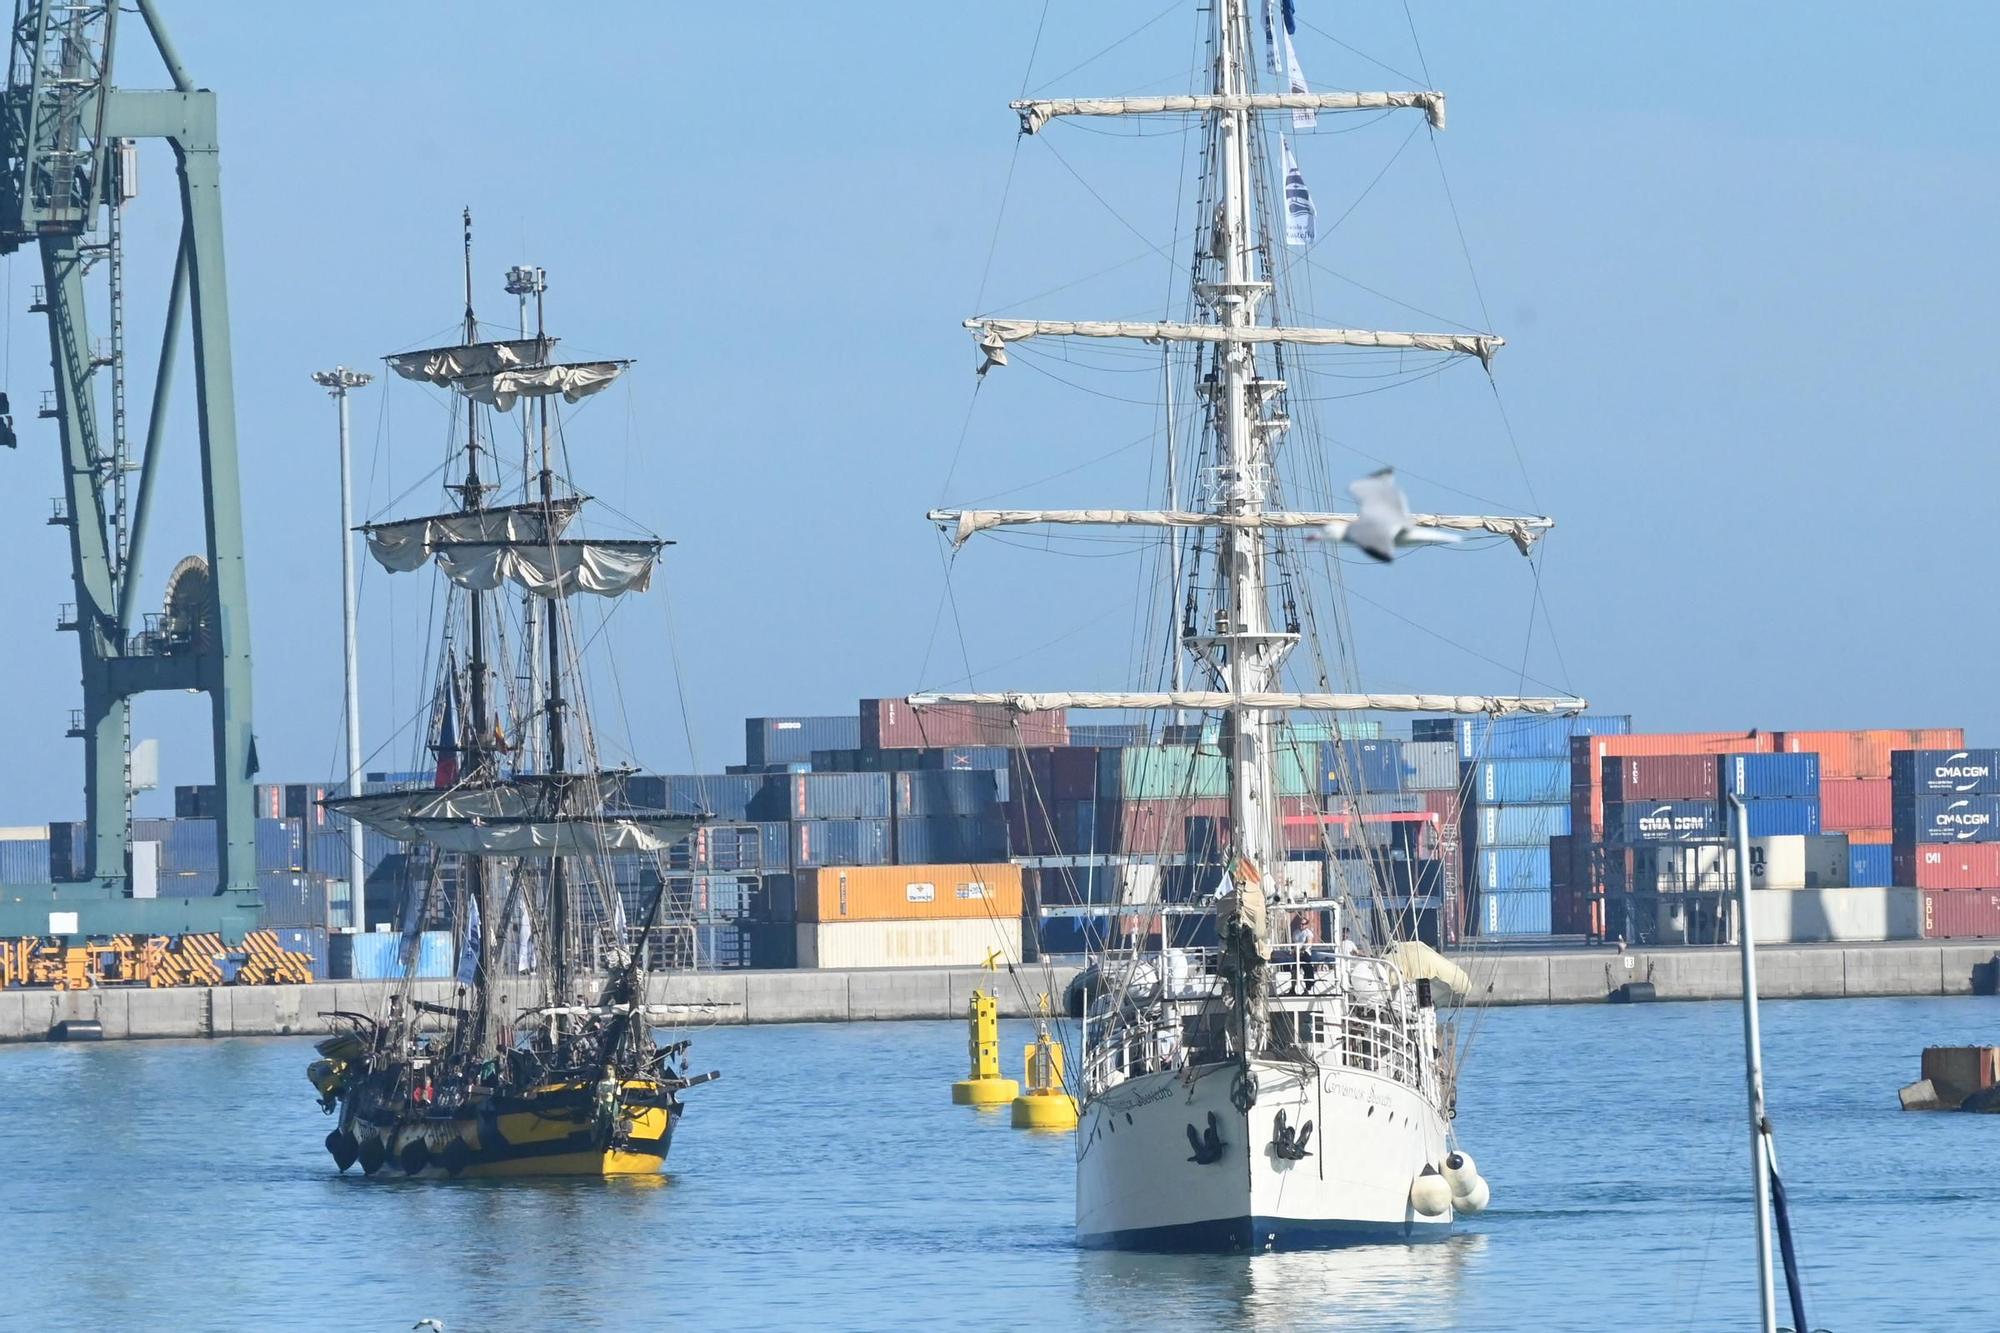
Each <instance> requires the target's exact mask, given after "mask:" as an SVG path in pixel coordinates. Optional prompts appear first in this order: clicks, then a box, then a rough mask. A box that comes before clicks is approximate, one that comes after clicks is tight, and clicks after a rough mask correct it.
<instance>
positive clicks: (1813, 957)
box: [0, 941, 2000, 1041]
mask: <svg viewBox="0 0 2000 1333" xmlns="http://www.w3.org/2000/svg"><path fill="white" fill-rule="evenodd" d="M1996 953H2000V942H1995V941H1987V942H1984V943H1890V944H1847V945H1839V944H1806V945H1772V946H1768V947H1765V948H1761V949H1759V950H1758V951H1757V969H1758V971H1757V975H1758V983H1759V984H1758V990H1759V993H1760V994H1761V995H1763V996H1764V997H1765V998H1766V999H1839V998H1842V997H1845V996H1865V995H1970V994H1972V993H1973V968H1974V967H1975V966H1978V965H1980V964H1984V963H1988V962H1990V961H1991V960H1992V959H1993V958H1994V957H1995V955H1996ZM1458 961H1459V962H1460V963H1461V964H1462V965H1463V966H1464V967H1465V968H1466V970H1467V971H1468V972H1469V973H1470V974H1471V975H1472V977H1473V980H1474V983H1475V986H1476V988H1477V989H1478V991H1479V994H1478V995H1477V996H1476V997H1474V998H1475V999H1476V1000H1477V1001H1479V1002H1483V1003H1489V1004H1505V1005H1524V1004H1602V1003H1604V1002H1605V1001H1606V1000H1607V999H1608V998H1610V996H1611V994H1612V993H1613V992H1614V991H1616V990H1617V989H1618V988H1619V987H1621V986H1623V985H1624V984H1625V983H1627V982H1631V981H1645V982H1650V983H1652V985H1653V988H1654V992H1655V994H1656V996H1657V998H1659V999H1661V1000H1728V999H1735V998H1738V997H1739V996H1740V995H1741V994H1742V988H1743V983H1742V976H1741V971H1740V966H1739V961H1738V958H1737V952H1736V950H1735V949H1733V948H1716V949H1711V948H1683V947H1676V948H1669V949H1645V950H1634V951H1632V952H1629V953H1623V954H1620V953H1615V952H1613V951H1612V950H1610V949H1605V948H1597V949H1582V948H1579V949H1572V950H1549V951H1542V952H1526V951H1519V950H1512V949H1509V950H1503V951H1495V952H1492V953H1478V954H1461V955H1459V956H1458ZM1076 971H1077V969H1076V967H1075V966H1074V965H1064V964H1057V965H1054V966H1053V968H1052V972H1053V976H1052V978H1050V977H1047V976H1045V975H1044V973H1043V970H1042V967H1041V965H1039V964H1029V965H1026V966H1023V967H1021V968H1020V969H1019V970H1018V971H1017V972H1016V973H1015V974H1014V975H1013V976H1009V975H1008V974H1007V973H1004V972H1000V973H995V972H986V971H983V970H980V969H976V968H959V969H954V968H899V969H878V970H848V971H835V970H828V971H782V972H760V971H720V972H692V973H676V974H674V975H672V976H665V977H658V978H655V979H654V983H653V992H652V996H651V999H652V1001H653V1002H654V1003H656V1004H664V1005H670V1006H674V1007H675V1008H676V1009H677V1010H678V1012H677V1013H676V1014H675V1015H674V1019H675V1020H676V1021H678V1022H683V1023H686V1024H688V1025H690V1026H700V1025H703V1024H707V1023H824V1022H847V1021H854V1020H872V1019H952V1018H962V1017H963V1016H964V1014H965V1010H966V1005H967V1003H968V1002H969V1001H970V999H971V996H972V992H973V989H974V988H975V987H979V988H985V989H989V990H992V991H994V992H995V993H996V994H997V995H998V996H999V999H1000V1012H1001V1013H1002V1015H1004V1016H1006V1017H1010V1018H1025V1017H1029V1016H1031V1015H1032V1014H1033V1013H1034V1011H1035V1004H1036V1000H1037V997H1038V996H1039V995H1040V993H1041V992H1042V991H1044V990H1048V991H1051V992H1052V993H1053V996H1054V998H1055V1000H1056V1002H1057V1003H1058V1004H1060V1003H1061V995H1062V992H1063V989H1064V988H1065V987H1067V986H1068V984H1069V982H1070V980H1071V979H1072V978H1073V977H1074V976H1075V975H1076ZM388 985H389V983H388V982H383V981H337V982H319V983H315V984H313V985H310V986H216V987H201V986H189V987H181V988H176V989H171V990H145V989H138V988H121V987H106V988H103V989H99V990H88V991H49V990H6V991H0V1041H41V1040H45V1039H46V1038H47V1037H48V1036H49V1033H50V1030H51V1029H52V1028H54V1027H55V1026H56V1025H57V1024H59V1023H62V1022H64V1021H66V1020H72V1019H94V1020H96V1021H97V1022H99V1023H101V1024H103V1026H104V1035H105V1037H106V1038H108V1039H110V1038H127V1037H272V1036H297V1035H315V1034H319V1033H324V1032H326V1031H327V1030H328V1028H329V1020H328V1018H327V1015H328V1014H329V1013H331V1012H333V1011H335V1010H347V1011H351V1012H358V1013H373V1012H374V1011H375V1010H376V1008H377V1007H378V1006H379V1004H380V1003H381V999H382V993H383V991H384V990H385V989H386V988H387V987H388ZM414 989H415V994H416V997H417V998H418V999H422V1000H431V1001H434V1002H437V1003H445V1002H448V1001H449V1000H450V999H451V998H452V997H451V992H452V989H453V987H452V984H451V983H450V982H448V981H423V982H418V983H416V985H415V988H414ZM496 998H497V999H498V1001H499V1004H500V1008H501V1011H502V1012H508V1011H510V1010H512V1009H515V1008H521V1007H526V1005H527V1004H529V1003H531V1002H532V1001H531V997H530V995H529V993H528V992H527V991H526V990H525V988H524V989H523V992H522V993H521V994H520V995H518V996H514V995H509V994H507V993H505V992H503V993H502V994H500V995H499V996H498V997H496Z"/></svg>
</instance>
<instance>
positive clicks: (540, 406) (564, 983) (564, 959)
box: [535, 285, 570, 1004]
mask: <svg viewBox="0 0 2000 1333" xmlns="http://www.w3.org/2000/svg"><path fill="white" fill-rule="evenodd" d="M547 335H548V329H547V327H546V325H545V324H544V323H543V311H542V287H541V286H540V285H537V287H536V289H535V337H536V338H537V339H542V338H545V337H547ZM535 411H536V413H537V417H536V420H537V424H538V425H539V426H540V428H541V430H540V434H541V464H542V467H541V478H540V480H541V493H542V512H543V515H544V517H543V522H544V524H545V525H549V526H552V525H553V522H554V515H555V471H554V469H553V468H552V467H551V466H550V461H549V400H548V398H547V397H538V398H536V399H535ZM562 626H563V616H562V609H561V607H560V606H554V605H552V606H550V608H549V614H548V618H547V621H546V623H545V624H544V625H543V627H542V628H543V633H544V637H545V638H546V639H547V640H548V653H549V656H548V682H549V689H548V700H547V702H546V703H545V705H544V707H545V708H546V709H547V712H548V759H549V772H550V773H561V772H563V771H564V769H565V766H566V764H567V763H568V756H567V755H566V754H565V753H564V750H563V689H562ZM557 790H558V791H560V788H559V787H558V788H557ZM569 917H570V913H569V881H568V877H567V876H566V875H565V873H564V871H563V859H562V858H561V857H560V856H558V857H555V858H553V859H552V860H551V861H550V863H549V937H550V939H549V943H550V945H551V948H550V951H549V952H550V957H549V987H550V990H551V991H552V992H553V994H554V997H555V1002H556V1003H557V1004H562V1003H564V1002H565V1001H566V1000H567V999H568V997H569V973H570V966H569V964H570V958H569V944H570V919H569Z"/></svg>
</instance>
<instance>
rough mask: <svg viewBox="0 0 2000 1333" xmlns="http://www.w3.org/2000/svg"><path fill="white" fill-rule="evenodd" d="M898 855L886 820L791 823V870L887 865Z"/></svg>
mask: <svg viewBox="0 0 2000 1333" xmlns="http://www.w3.org/2000/svg"><path fill="white" fill-rule="evenodd" d="M894 853H895V835H894V834H893V833H892V832H891V831H890V823H889V821H888V820H886V819H801V820H798V821H796V822H794V823H793V824H792V869H793V870H795V871H797V870H805V869H810V868H811V867H813V866H884V865H888V864H889V862H890V860H891V859H892V857H893V856H894Z"/></svg>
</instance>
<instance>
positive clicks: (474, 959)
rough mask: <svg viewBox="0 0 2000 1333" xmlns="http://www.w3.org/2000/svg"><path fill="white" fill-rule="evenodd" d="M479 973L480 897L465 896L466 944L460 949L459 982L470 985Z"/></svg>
mask: <svg viewBox="0 0 2000 1333" xmlns="http://www.w3.org/2000/svg"><path fill="white" fill-rule="evenodd" d="M478 975H479V899H478V898H476V897H474V896H473V895H472V894H469V893H468V894H467V895H466V896H465V944H464V945H463V946H462V947H461V948H460V949H459V951H458V984H459V985H461V986H470V985H471V984H472V979H473V978H474V977H476V976H478Z"/></svg>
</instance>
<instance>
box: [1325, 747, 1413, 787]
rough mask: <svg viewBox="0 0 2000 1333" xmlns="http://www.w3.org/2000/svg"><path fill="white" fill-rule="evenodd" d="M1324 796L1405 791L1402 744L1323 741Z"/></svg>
mask: <svg viewBox="0 0 2000 1333" xmlns="http://www.w3.org/2000/svg"><path fill="white" fill-rule="evenodd" d="M1319 776H1320V784H1319V789H1320V794H1321V795H1331V794H1333V793H1334V792H1344V791H1349V790H1357V791H1360V792H1399V791H1401V790H1403V743H1402V742H1401V741H1365V740H1364V741H1355V740H1345V741H1322V742H1321V743H1320V747H1319Z"/></svg>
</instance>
